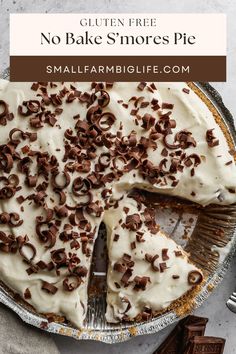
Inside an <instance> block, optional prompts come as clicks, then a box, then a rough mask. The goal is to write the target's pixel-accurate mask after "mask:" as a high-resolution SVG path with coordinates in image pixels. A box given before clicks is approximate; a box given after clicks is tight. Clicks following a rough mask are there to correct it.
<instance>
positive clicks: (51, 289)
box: [42, 281, 58, 295]
mask: <svg viewBox="0 0 236 354" xmlns="http://www.w3.org/2000/svg"><path fill="white" fill-rule="evenodd" d="M42 290H44V291H46V292H47V293H48V294H51V295H55V294H56V292H57V290H58V288H57V287H56V286H54V285H53V284H51V283H48V282H47V281H43V282H42Z"/></svg>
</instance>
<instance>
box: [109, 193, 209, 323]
mask: <svg viewBox="0 0 236 354" xmlns="http://www.w3.org/2000/svg"><path fill="white" fill-rule="evenodd" d="M104 222H105V224H106V227H107V237H108V255H109V267H108V275H107V284H108V291H107V312H106V319H107V321H108V322H120V321H122V320H129V321H131V320H139V321H140V320H147V319H149V318H151V317H153V316H155V315H156V314H157V313H161V312H162V311H163V310H165V309H167V308H168V307H169V306H170V305H171V304H173V302H174V301H175V300H177V299H179V298H181V297H182V296H183V295H184V294H186V293H187V292H188V291H189V290H191V289H192V288H193V287H197V286H198V285H199V284H201V283H202V280H203V275H202V272H201V271H200V270H199V269H197V268H196V267H195V266H194V265H193V264H191V263H190V261H189V260H188V255H187V253H186V252H184V250H183V249H182V248H181V247H180V246H179V245H177V244H176V243H175V242H174V241H173V240H172V239H171V238H169V237H168V236H167V235H165V234H164V233H163V232H162V231H160V230H159V226H158V224H157V223H156V220H155V210H154V209H152V208H148V207H146V206H144V205H143V204H142V203H141V202H140V201H137V200H135V199H133V198H132V197H126V198H124V199H122V201H121V202H120V203H119V207H118V208H116V209H112V208H111V209H109V211H108V212H106V213H105V217H104Z"/></svg>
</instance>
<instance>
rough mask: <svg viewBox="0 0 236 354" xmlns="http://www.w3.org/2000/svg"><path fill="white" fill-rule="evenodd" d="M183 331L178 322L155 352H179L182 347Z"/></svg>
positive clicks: (165, 353)
mask: <svg viewBox="0 0 236 354" xmlns="http://www.w3.org/2000/svg"><path fill="white" fill-rule="evenodd" d="M181 331H182V329H181V327H180V326H179V324H178V325H177V326H176V327H175V328H174V329H173V331H172V332H171V333H170V334H169V335H168V337H167V338H166V339H165V340H164V342H163V343H162V344H161V345H160V346H159V347H158V349H156V350H155V351H154V353H153V354H178V353H179V348H180V347H181Z"/></svg>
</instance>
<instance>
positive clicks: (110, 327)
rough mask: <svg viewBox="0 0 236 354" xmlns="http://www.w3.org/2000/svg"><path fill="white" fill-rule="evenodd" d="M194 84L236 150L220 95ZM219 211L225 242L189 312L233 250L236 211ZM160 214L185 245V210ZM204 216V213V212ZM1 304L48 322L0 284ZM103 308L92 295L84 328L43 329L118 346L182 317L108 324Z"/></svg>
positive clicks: (209, 289)
mask: <svg viewBox="0 0 236 354" xmlns="http://www.w3.org/2000/svg"><path fill="white" fill-rule="evenodd" d="M2 78H5V79H8V78H9V70H6V71H5V72H4V73H3V74H2ZM193 84H194V85H195V86H196V87H197V89H198V90H200V92H201V93H202V94H203V95H204V96H205V97H207V98H208V99H209V101H210V103H211V104H212V105H213V106H214V108H215V109H216V110H217V112H218V114H219V115H220V117H221V119H222V121H223V123H224V125H225V126H226V129H227V130H228V132H229V134H230V136H231V138H232V141H233V145H234V147H236V132H235V128H234V122H233V117H232V115H231V113H230V112H229V110H228V109H227V108H226V107H225V106H224V104H223V101H222V98H221V96H220V95H219V93H218V92H217V91H216V90H215V89H214V88H213V87H212V86H211V85H209V84H208V83H199V82H195V83H193ZM221 208H222V209H221V210H222V212H221V211H219V209H220V207H217V206H216V207H215V208H214V207H213V209H212V210H210V214H209V215H210V216H209V217H210V218H213V219H214V217H215V215H217V213H219V215H220V216H219V217H218V219H217V220H218V221H219V223H218V224H217V227H218V226H219V225H220V227H221V228H223V229H225V230H226V234H227V240H225V241H224V242H223V243H222V242H218V243H217V244H216V245H214V244H213V247H214V251H215V252H213V253H212V254H213V255H214V254H215V255H216V257H215V258H214V256H213V263H214V266H213V268H212V269H211V270H210V274H209V276H208V278H207V280H206V283H205V284H204V286H203V287H202V289H201V291H200V293H198V294H197V296H196V297H195V298H194V306H193V308H192V310H194V309H196V308H197V307H199V306H200V305H201V304H202V303H203V302H204V301H205V300H206V299H207V298H208V296H209V295H210V294H211V293H212V291H213V290H214V289H215V287H216V286H217V285H218V284H219V283H220V282H221V281H222V279H223V277H224V274H225V272H226V271H227V269H228V267H229V265H230V261H231V259H232V257H233V255H234V252H235V250H236V211H235V210H236V208H235V206H227V207H226V209H227V210H224V207H223V206H222V207H221ZM229 211H230V212H232V215H231V216H230V218H231V219H230V220H231V226H230V228H229V227H228V219H227V217H226V218H225V214H227V213H228V212H229ZM160 213H161V215H158V218H159V219H160V220H161V222H160V224H161V227H162V226H163V229H164V230H165V231H166V232H168V234H169V235H171V236H173V238H174V240H176V241H177V242H178V243H180V244H181V245H182V246H185V245H186V240H185V241H184V240H183V238H180V235H183V227H184V219H187V218H189V216H191V211H190V212H189V211H188V212H185V211H184V212H182V213H181V214H178V213H175V212H174V213H173V212H171V213H170V209H167V211H165V210H164V211H161V212H160ZM168 213H169V214H168ZM221 213H222V214H221ZM203 214H205V212H204V213H203ZM192 216H193V217H195V221H196V224H195V225H194V226H193V227H192V230H191V236H190V240H191V239H192V237H193V239H194V233H196V231H197V232H198V233H199V229H202V228H203V225H202V224H201V223H202V221H201V220H200V224H199V223H198V219H199V216H196V215H192ZM221 216H222V220H220V219H221ZM170 217H171V218H172V220H173V219H174V220H175V222H174V223H173V222H172V226H168V227H169V229H168V227H167V229H165V225H166V224H168V223H167V219H168V218H170ZM207 217H208V216H206V215H204V216H202V219H204V218H205V221H204V220H203V223H204V222H205V224H206V225H207V224H208V226H206V229H205V231H204V228H203V233H204V232H205V234H209V230H207V227H209V224H212V223H209V222H207V221H208V220H207V219H206V218H207ZM159 219H158V220H159ZM200 219H201V216H200ZM211 220H212V219H211ZM211 228H214V226H211ZM211 231H212V230H210V232H211ZM213 231H214V230H213ZM178 233H179V235H178ZM207 242H208V241H207ZM190 243H191V241H190ZM208 246H209V245H208ZM186 249H187V248H186ZM220 249H222V252H220ZM217 254H218V256H217ZM198 256H199V255H198ZM194 261H195V260H194ZM195 263H196V262H195ZM0 302H1V303H2V304H4V305H6V306H7V307H9V308H10V309H11V310H13V311H14V312H15V313H16V314H17V315H18V316H19V317H20V318H21V319H22V320H23V321H24V322H26V323H28V324H30V325H33V326H35V327H38V328H41V329H42V323H44V324H45V323H47V319H46V318H45V317H43V316H40V315H38V314H36V313H35V312H33V311H32V310H30V309H29V308H28V307H27V305H25V304H24V303H20V302H17V301H16V300H15V299H14V297H13V296H12V295H11V294H10V293H8V291H6V289H5V287H4V286H1V285H0ZM105 309H106V300H105V294H104V295H101V294H100V295H97V296H96V295H95V296H93V297H92V298H91V299H90V300H89V304H88V315H87V319H86V323H85V325H84V328H81V329H78V328H75V327H73V326H70V325H66V324H63V323H55V322H51V323H47V325H46V326H44V327H43V330H45V331H47V332H51V333H57V334H61V335H65V336H68V337H72V338H75V339H77V340H81V339H83V340H97V341H101V342H104V343H119V342H123V341H127V340H129V339H130V338H131V337H133V336H138V335H144V334H151V333H156V332H158V331H160V330H161V329H163V328H165V327H167V326H168V325H170V324H172V323H174V322H175V321H177V320H179V319H180V318H182V315H178V314H177V313H178V311H176V312H175V311H174V310H170V311H168V312H166V313H164V314H162V315H159V316H158V317H155V318H154V319H152V320H149V321H146V322H141V323H133V322H132V323H121V324H109V323H107V322H106V321H105V316H104V315H105Z"/></svg>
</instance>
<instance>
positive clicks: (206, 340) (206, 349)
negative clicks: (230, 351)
mask: <svg viewBox="0 0 236 354" xmlns="http://www.w3.org/2000/svg"><path fill="white" fill-rule="evenodd" d="M224 346H225V339H223V338H217V337H202V336H200V337H199V336H196V337H193V338H192V339H190V341H189V344H188V345H187V347H186V350H185V351H184V354H202V353H204V354H223V352H224Z"/></svg>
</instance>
